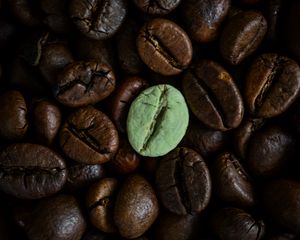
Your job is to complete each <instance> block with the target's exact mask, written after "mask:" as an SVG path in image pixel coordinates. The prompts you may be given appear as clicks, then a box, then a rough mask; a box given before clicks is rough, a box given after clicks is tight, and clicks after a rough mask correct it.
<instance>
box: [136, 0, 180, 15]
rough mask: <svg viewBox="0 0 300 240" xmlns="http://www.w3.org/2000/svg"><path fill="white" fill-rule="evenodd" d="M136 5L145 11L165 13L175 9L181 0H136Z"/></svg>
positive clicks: (156, 13)
mask: <svg viewBox="0 0 300 240" xmlns="http://www.w3.org/2000/svg"><path fill="white" fill-rule="evenodd" d="M133 2H134V3H135V4H136V6H137V7H138V8H139V9H140V10H142V11H143V12H145V13H148V14H153V15H165V14H168V13H170V12H171V11H172V10H174V9H175V8H176V7H177V6H178V5H179V3H180V2H181V0H155V1H151V0H134V1H133Z"/></svg>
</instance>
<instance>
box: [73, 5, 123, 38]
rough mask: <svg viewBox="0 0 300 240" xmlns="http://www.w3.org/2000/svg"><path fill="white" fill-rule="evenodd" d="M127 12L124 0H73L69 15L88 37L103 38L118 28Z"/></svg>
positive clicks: (109, 35)
mask: <svg viewBox="0 0 300 240" xmlns="http://www.w3.org/2000/svg"><path fill="white" fill-rule="evenodd" d="M126 12H127V6H126V1H125V0H92V1H89V0H73V1H71V2H70V17H71V19H72V20H73V22H74V23H75V24H76V26H77V28H78V29H79V31H80V32H82V33H83V34H84V35H86V36H87V37H89V38H93V39H105V38H109V37H111V36H112V35H113V34H114V33H116V31H117V30H118V29H119V28H120V26H121V24H122V23H123V21H124V19H125V16H126Z"/></svg>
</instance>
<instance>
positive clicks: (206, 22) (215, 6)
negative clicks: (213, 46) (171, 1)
mask: <svg viewBox="0 0 300 240" xmlns="http://www.w3.org/2000/svg"><path fill="white" fill-rule="evenodd" d="M229 6H230V0H202V1H198V0H185V1H183V7H182V15H183V19H184V22H185V25H186V28H187V31H188V33H189V35H190V36H191V38H192V39H193V40H195V41H197V42H210V41H213V40H215V39H216V38H217V36H218V34H219V27H220V25H221V23H222V22H223V20H224V19H225V17H226V16H227V13H228V11H229Z"/></svg>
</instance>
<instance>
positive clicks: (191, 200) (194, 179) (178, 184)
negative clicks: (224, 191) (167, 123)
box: [156, 148, 211, 215]
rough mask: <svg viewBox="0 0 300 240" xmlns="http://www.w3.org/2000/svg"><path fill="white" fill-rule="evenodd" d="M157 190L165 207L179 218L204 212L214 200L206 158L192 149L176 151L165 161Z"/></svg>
mask: <svg viewBox="0 0 300 240" xmlns="http://www.w3.org/2000/svg"><path fill="white" fill-rule="evenodd" d="M156 187H157V191H158V195H159V196H160V200H161V201H162V203H163V205H164V206H165V207H166V208H167V209H168V210H169V211H171V212H173V213H176V214H179V215H185V214H188V213H199V212H201V211H202V210H203V209H205V208H206V206H207V204H208V202H209V200H210V196H211V180H210V174H209V171H208V168H207V166H206V164H205V162H204V160H203V159H202V157H201V156H200V155H199V154H198V153H197V152H195V151H194V150H192V149H189V148H176V149H175V150H173V151H172V152H170V153H169V154H168V155H166V156H165V157H164V158H163V159H161V161H160V163H159V166H158V169H157V171H156Z"/></svg>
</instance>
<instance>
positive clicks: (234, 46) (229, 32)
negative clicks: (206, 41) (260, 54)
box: [220, 11, 267, 65]
mask: <svg viewBox="0 0 300 240" xmlns="http://www.w3.org/2000/svg"><path fill="white" fill-rule="evenodd" d="M266 32H267V21H266V19H265V18H264V16H263V15H262V14H261V13H260V12H256V11H246V12H240V13H238V14H236V15H235V16H233V17H232V18H231V19H229V21H228V23H227V24H226V25H225V27H224V29H223V32H222V35H221V38H220V51H221V54H222V56H223V58H224V59H225V60H226V61H228V62H229V63H231V64H233V65H237V64H239V63H241V62H242V61H243V60H244V59H245V58H246V57H248V56H249V55H250V54H252V53H253V52H254V51H255V50H256V49H257V48H258V46H259V45H260V43H261V41H262V40H263V38H264V36H265V34H266Z"/></svg>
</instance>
